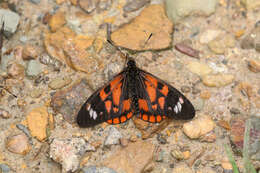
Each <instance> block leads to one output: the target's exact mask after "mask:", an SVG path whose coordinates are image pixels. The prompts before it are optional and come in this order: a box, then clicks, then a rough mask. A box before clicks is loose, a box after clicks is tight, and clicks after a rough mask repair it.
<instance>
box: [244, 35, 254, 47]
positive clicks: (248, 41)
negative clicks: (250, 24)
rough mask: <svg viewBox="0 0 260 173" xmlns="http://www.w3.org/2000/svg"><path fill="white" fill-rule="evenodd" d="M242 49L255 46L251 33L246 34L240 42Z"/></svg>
mask: <svg viewBox="0 0 260 173" xmlns="http://www.w3.org/2000/svg"><path fill="white" fill-rule="evenodd" d="M240 46H241V48H242V49H253V48H255V40H254V38H253V37H252V35H251V34H248V35H246V36H245V37H244V38H243V39H242V40H241V42H240Z"/></svg>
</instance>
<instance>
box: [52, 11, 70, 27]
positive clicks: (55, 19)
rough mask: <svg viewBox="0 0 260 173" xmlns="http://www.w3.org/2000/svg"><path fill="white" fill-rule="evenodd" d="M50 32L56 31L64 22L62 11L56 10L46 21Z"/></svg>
mask: <svg viewBox="0 0 260 173" xmlns="http://www.w3.org/2000/svg"><path fill="white" fill-rule="evenodd" d="M48 23H49V26H50V29H51V31H52V32H56V31H57V30H58V29H59V28H61V27H62V26H63V25H65V24H66V20H65V13H64V12H62V11H58V12H56V13H55V14H54V15H53V16H51V18H50V19H49V21H48Z"/></svg>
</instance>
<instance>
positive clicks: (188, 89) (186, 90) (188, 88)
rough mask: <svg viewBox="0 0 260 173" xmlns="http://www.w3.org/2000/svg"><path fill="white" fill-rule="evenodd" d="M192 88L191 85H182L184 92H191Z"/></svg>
mask: <svg viewBox="0 0 260 173" xmlns="http://www.w3.org/2000/svg"><path fill="white" fill-rule="evenodd" d="M190 90H191V89H190V87H189V86H182V87H181V91H182V92H184V93H188V92H190Z"/></svg>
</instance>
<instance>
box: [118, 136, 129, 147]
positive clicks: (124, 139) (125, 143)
mask: <svg viewBox="0 0 260 173" xmlns="http://www.w3.org/2000/svg"><path fill="white" fill-rule="evenodd" d="M128 143H129V141H128V139H126V138H120V144H121V146H122V147H126V146H127V145H128Z"/></svg>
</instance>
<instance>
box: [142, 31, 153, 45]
mask: <svg viewBox="0 0 260 173" xmlns="http://www.w3.org/2000/svg"><path fill="white" fill-rule="evenodd" d="M152 36H153V33H151V34H150V35H149V37H148V38H147V40H146V41H145V42H144V45H146V44H147V43H148V41H149V40H150V39H151V37H152Z"/></svg>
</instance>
